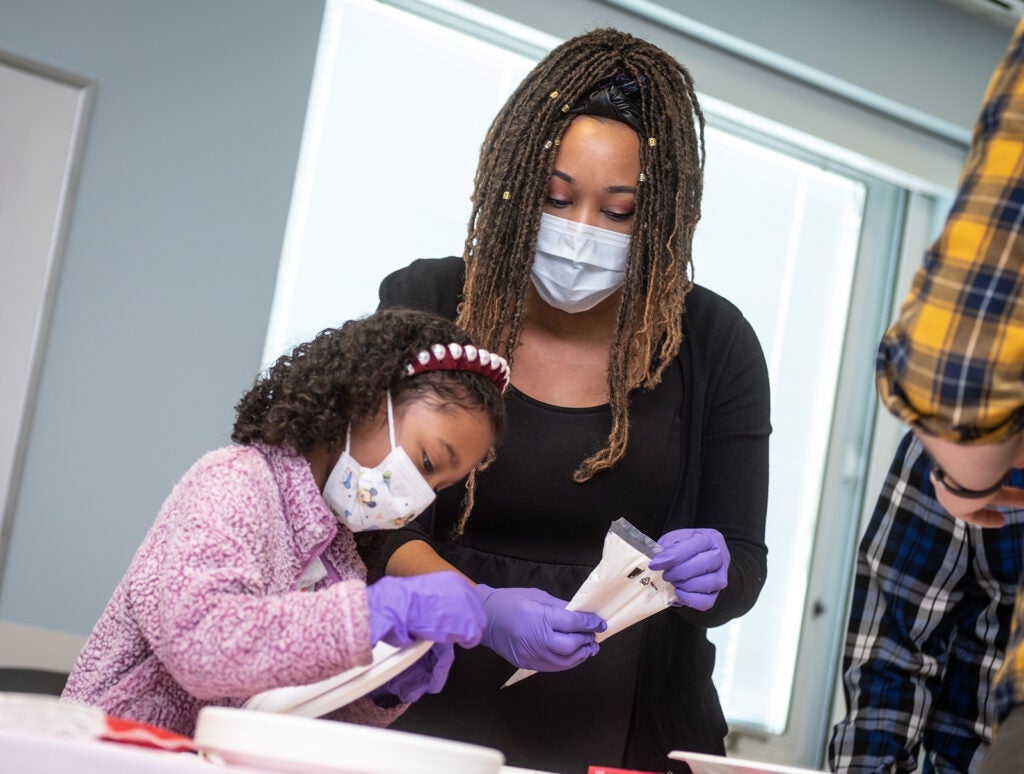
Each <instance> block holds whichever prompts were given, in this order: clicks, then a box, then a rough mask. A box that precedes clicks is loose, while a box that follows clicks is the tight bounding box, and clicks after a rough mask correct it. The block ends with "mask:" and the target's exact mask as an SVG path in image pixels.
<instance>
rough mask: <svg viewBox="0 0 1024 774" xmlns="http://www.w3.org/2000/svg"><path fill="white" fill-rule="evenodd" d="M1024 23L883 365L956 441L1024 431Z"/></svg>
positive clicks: (915, 409)
mask: <svg viewBox="0 0 1024 774" xmlns="http://www.w3.org/2000/svg"><path fill="white" fill-rule="evenodd" d="M1022 227H1024V22H1022V23H1021V24H1020V25H1019V26H1018V27H1017V30H1016V32H1015V33H1014V36H1013V40H1012V42H1011V44H1010V47H1009V49H1008V50H1007V52H1006V54H1005V56H1004V58H1003V61H1002V62H1001V63H1000V65H999V67H998V68H997V70H996V72H995V74H994V75H993V76H992V80H991V82H990V84H989V87H988V91H987V93H986V95H985V102H984V105H983V108H982V112H981V115H980V117H979V119H978V123H977V126H976V128H975V132H974V140H973V143H972V147H971V152H970V154H969V156H968V158H967V162H966V164H965V166H964V169H963V171H962V173H961V178H960V185H959V189H958V191H957V195H956V200H955V202H954V204H953V208H952V210H951V211H950V214H949V217H948V219H947V221H946V225H945V227H944V229H943V231H942V234H941V235H940V236H939V238H938V240H937V241H936V242H935V244H934V245H932V247H931V248H930V249H929V251H928V253H927V254H926V256H925V261H924V264H923V266H922V267H921V268H920V269H919V270H918V272H917V275H916V276H915V278H914V282H913V286H912V287H911V290H910V293H909V294H908V296H907V298H906V300H905V302H904V305H903V308H902V310H901V312H900V315H899V318H898V319H897V320H896V322H895V323H893V325H892V326H891V327H890V328H889V330H888V331H887V332H886V334H885V336H884V337H883V338H882V342H881V345H880V346H879V350H878V357H877V361H876V380H877V386H878V392H879V395H880V396H881V398H882V401H883V402H884V403H885V405H886V406H887V407H888V408H889V410H890V411H892V412H893V413H894V414H896V415H897V416H899V418H900V419H901V420H902V421H904V422H906V423H907V424H909V425H914V426H918V427H920V428H921V429H923V430H925V431H926V432H928V433H929V434H931V435H935V436H938V437H939V438H943V439H946V440H949V441H954V442H977V441H980V442H990V443H991V442H997V441H1001V440H1004V439H1007V438H1009V437H1011V436H1013V435H1015V434H1016V433H1018V432H1020V431H1021V430H1022V429H1024V292H1022V290H1024V232H1022Z"/></svg>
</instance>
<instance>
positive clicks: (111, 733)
mask: <svg viewBox="0 0 1024 774" xmlns="http://www.w3.org/2000/svg"><path fill="white" fill-rule="evenodd" d="M99 737H100V739H105V740H107V741H108V742H121V743H123V744H135V745H139V746H141V747H156V748H158V749H160V750H170V751H171V752H192V751H193V750H195V745H194V744H192V740H191V739H190V738H189V737H187V736H182V735H181V734H175V733H173V732H171V731H166V730H164V729H162V728H157V727H156V726H151V725H149V724H148V723H140V722H138V721H136V720H126V719H125V718H118V717H114V716H112V715H107V716H106V719H105V723H104V728H103V729H102V730H101V731H100V735H99Z"/></svg>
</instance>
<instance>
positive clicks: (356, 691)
mask: <svg viewBox="0 0 1024 774" xmlns="http://www.w3.org/2000/svg"><path fill="white" fill-rule="evenodd" d="M433 645H434V643H432V642H430V641H429V640H421V641H419V642H414V643H413V644H412V645H407V646H406V647H404V648H395V647H392V646H391V645H388V644H387V643H386V642H378V643H377V644H376V645H375V646H374V648H373V662H372V663H370V664H367V665H366V666H359V667H354V668H352V669H349V670H347V671H345V672H342V673H341V674H339V675H335V676H334V677H329V678H327V679H326V680H321V681H320V682H318V683H310V684H309V685H295V686H289V687H287V688H275V689H273V690H271V691H264V692H263V693H258V694H256V695H255V696H253V697H251V698H250V699H249V700H248V701H247V702H246V703H245V704H244V705H242V706H243V708H244V709H251V710H259V711H260V712H279V713H284V714H287V715H301V716H302V717H306V718H318V717H321V716H322V715H326V714H327V713H328V712H333V711H334V710H336V709H338V708H339V707H344V706H345V705H346V704H350V703H352V702H353V701H355V700H356V699H358V698H359V697H360V696H365V695H366V694H368V693H369V692H370V691H372V690H373V689H374V688H377V687H379V686H381V685H383V684H384V683H386V682H387V681H388V680H390V679H391V678H392V677H395V676H396V675H398V674H401V673H402V672H404V671H405V670H406V669H408V668H409V667H410V666H412V665H413V663H415V662H416V661H417V660H418V659H419V658H420V657H422V656H423V655H424V654H425V653H426V652H427V651H428V650H430V648H431V647H433Z"/></svg>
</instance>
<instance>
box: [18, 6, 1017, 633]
mask: <svg viewBox="0 0 1024 774" xmlns="http://www.w3.org/2000/svg"><path fill="white" fill-rule="evenodd" d="M476 2H477V4H478V5H480V6H482V7H484V8H487V9H493V10H498V11H501V12H505V13H508V14H509V15H511V16H513V17H515V18H518V19H520V20H521V21H523V22H526V23H529V24H533V25H534V26H536V27H538V28H540V29H542V30H544V31H546V32H549V33H551V34H555V35H559V36H562V37H565V36H568V35H572V34H575V33H576V32H578V31H581V30H583V29H587V28H589V27H592V26H594V25H595V24H617V25H619V26H623V27H626V28H627V29H632V30H634V31H637V32H640V33H643V30H645V29H649V28H650V25H646V26H645V25H643V24H641V23H637V22H636V20H635V19H634V18H633V17H631V16H629V15H628V14H625V13H622V12H621V11H617V10H615V9H614V8H612V7H611V6H610V5H608V4H606V3H603V2H600V1H598V2H583V0H559V2H558V3H552V2H551V0H476ZM663 4H664V5H667V6H672V7H674V8H676V9H678V10H679V11H680V12H681V13H683V14H687V15H689V16H692V17H693V18H695V19H697V20H699V21H703V22H704V23H706V24H712V25H717V26H719V27H721V28H722V29H724V30H726V31H728V32H731V33H732V34H734V35H737V36H739V37H741V38H744V39H746V40H748V41H750V42H752V43H755V44H758V45H761V46H765V47H773V48H775V49H777V50H778V51H779V52H780V53H782V54H784V55H786V56H788V57H791V58H792V59H794V60H796V61H800V62H803V63H804V64H807V65H811V66H817V67H821V68H823V69H825V70H826V71H828V72H831V73H832V74H833V75H836V76H839V77H843V78H846V79H849V80H851V81H852V82H854V83H857V84H858V85H861V86H863V87H865V88H869V89H872V90H873V91H876V92H877V93H880V94H882V95H884V96H888V97H891V98H894V99H897V100H899V101H901V102H903V103H905V104H908V105H910V106H911V107H914V108H916V109H919V110H925V111H926V112H930V113H931V114H934V115H936V116H937V117H940V118H942V119H943V120H948V121H950V122H953V123H955V124H958V125H960V126H962V127H970V125H971V123H972V122H973V120H974V117H975V113H976V111H977V107H978V104H979V102H980V99H981V93H982V90H983V89H984V85H985V82H986V81H987V79H988V76H989V74H990V72H991V70H992V67H993V66H994V65H995V63H996V61H997V60H998V59H999V56H1000V54H1001V53H1002V50H1003V48H1004V47H1005V44H1006V41H1007V40H1008V39H1009V35H1010V33H1009V30H1006V29H1003V28H1000V27H996V26H994V25H991V24H987V23H984V22H982V21H980V20H977V19H975V18H974V17H970V16H967V15H964V14H962V13H960V12H957V11H955V10H952V9H950V8H948V7H946V6H945V5H942V4H940V3H938V2H935V1H934V0H898V1H894V0H772V1H771V2H766V0H718V1H717V2H709V0H677V2H670V1H669V0H663ZM766 9H770V11H768V10H766ZM322 10H323V0H173V2H172V1H171V0H0V49H4V50H7V51H10V52H12V53H14V54H18V55H21V56H24V57H28V58H31V59H35V60H38V61H40V62H42V63H44V64H47V65H51V66H54V67H58V68H61V69H64V70H68V71H71V72H74V73H76V74H79V75H82V76H85V77H88V78H91V79H94V80H95V81H96V83H97V91H96V98H95V102H94V105H93V113H92V119H91V123H90V127H89V136H88V141H87V144H86V147H85V153H84V158H83V164H82V170H81V176H80V180H79V186H78V192H77V196H76V199H75V203H74V209H73V213H72V221H71V227H70V232H69V235H68V243H67V250H66V253H65V256H64V261H63V270H62V275H61V277H60V283H59V289H58V296H57V302H56V307H55V312H54V317H53V321H52V327H51V333H50V339H49V345H48V350H47V352H46V356H45V360H44V367H43V372H42V378H41V386H40V395H39V399H38V405H37V408H36V415H35V419H34V423H33V425H32V428H31V434H30V442H29V448H28V456H27V460H26V466H25V472H24V478H23V481H22V485H21V493H20V500H19V504H18V508H17V510H16V512H15V516H14V520H13V532H12V535H11V542H10V546H9V553H8V556H7V562H6V565H5V566H4V567H3V568H2V570H3V575H2V578H0V580H2V585H0V621H3V620H8V621H13V622H18V623H21V624H27V625H32V626H38V627H42V628H46V629H53V630H58V631H64V632H69V633H73V634H86V633H87V632H88V631H89V630H90V628H91V627H92V625H93V623H94V622H95V620H96V618H97V617H98V615H99V613H100V611H101V610H102V607H103V605H104V604H105V603H106V600H107V599H108V597H109V595H110V592H111V590H112V589H113V587H114V585H115V584H116V583H117V581H118V579H119V578H120V576H121V575H122V573H123V572H124V569H125V567H126V566H127V563H128V561H129V560H130V558H131V555H132V553H133V552H134V550H135V548H136V546H137V545H138V543H139V541H140V539H141V538H142V535H143V534H144V533H145V531H146V529H147V528H148V526H149V524H150V523H151V521H152V519H153V516H154V515H155V514H156V511H157V510H158V508H159V506H160V503H161V502H162V500H163V499H164V497H165V496H166V495H167V493H168V491H169V489H170V487H171V485H172V484H173V482H174V481H175V480H176V479H177V478H178V477H179V476H180V475H181V474H182V473H183V472H184V471H185V470H186V469H187V467H188V466H189V465H190V464H191V463H192V462H193V461H194V460H195V459H196V458H197V457H198V456H199V455H201V454H202V453H203V452H204V451H206V450H208V449H210V448H213V447H216V446H219V445H222V444H224V443H226V442H227V440H228V434H229V431H230V426H231V421H232V414H233V412H232V406H233V405H234V403H235V401H236V400H237V399H238V397H239V396H240V394H241V393H242V391H243V390H245V389H246V388H247V386H248V385H249V384H250V383H251V380H252V377H253V375H254V372H255V369H256V368H257V367H258V364H259V359H260V356H261V353H262V343H263V338H264V335H265V331H266V324H267V319H268V315H269V309H270V302H271V297H272V293H273V286H274V281H275V277H276V268H277V261H278V257H279V255H280V249H281V244H282V239H283V235H284V228H285V222H286V217H287V210H288V200H289V196H290V193H291V187H292V180H293V177H294V173H295V167H296V161H297V156H298V150H299V143H300V139H301V131H302V122H303V119H304V113H305V104H306V99H307V96H308V93H309V87H310V78H311V75H312V69H313V62H314V56H315V48H316V43H317V37H318V33H319V27H320V18H321V14H322ZM651 37H652V39H654V40H656V41H657V40H658V35H657V33H656V32H655V33H653V34H652V35H651ZM680 58H681V59H683V60H684V61H688V62H689V60H688V58H687V57H686V56H684V55H680ZM717 64H718V63H717V62H716V61H714V60H712V59H707V60H706V63H705V64H701V65H700V66H699V67H698V65H696V64H693V65H692V67H693V69H694V72H695V76H696V77H697V80H698V88H701V89H702V90H704V91H705V92H706V93H709V94H711V95H712V96H716V97H718V98H720V99H725V100H731V101H733V102H735V103H736V104H739V105H740V106H743V107H749V108H751V109H761V108H763V110H764V112H765V114H767V115H769V116H771V117H773V118H776V119H777V120H783V121H788V122H789V123H791V124H793V125H796V126H797V127H801V126H802V127H803V128H805V129H807V130H809V131H814V129H815V127H814V126H807V125H806V122H801V119H800V118H799V117H798V116H794V115H792V114H791V113H787V112H786V111H787V110H788V108H787V105H786V104H785V103H783V102H780V101H778V100H777V99H775V98H774V95H771V94H769V93H768V92H767V91H766V88H767V87H765V88H762V87H761V85H760V84H759V83H757V82H756V80H753V79H750V78H743V77H736V74H735V72H731V71H729V70H728V68H722V69H718V67H717ZM759 100H761V102H759ZM773 106H774V107H773ZM0 109H2V106H0ZM773 110H775V111H776V112H777V113H778V114H777V115H772V111H773ZM0 260H5V258H3V257H0Z"/></svg>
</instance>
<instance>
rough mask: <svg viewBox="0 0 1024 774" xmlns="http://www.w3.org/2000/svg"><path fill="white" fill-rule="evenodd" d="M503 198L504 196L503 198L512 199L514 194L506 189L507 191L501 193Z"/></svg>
mask: <svg viewBox="0 0 1024 774" xmlns="http://www.w3.org/2000/svg"><path fill="white" fill-rule="evenodd" d="M501 198H502V199H511V198H512V194H511V193H509V192H508V191H505V193H503V194H502V195H501Z"/></svg>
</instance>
